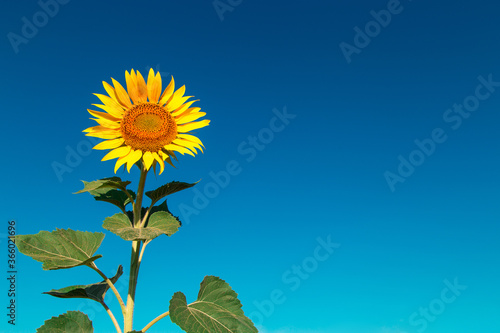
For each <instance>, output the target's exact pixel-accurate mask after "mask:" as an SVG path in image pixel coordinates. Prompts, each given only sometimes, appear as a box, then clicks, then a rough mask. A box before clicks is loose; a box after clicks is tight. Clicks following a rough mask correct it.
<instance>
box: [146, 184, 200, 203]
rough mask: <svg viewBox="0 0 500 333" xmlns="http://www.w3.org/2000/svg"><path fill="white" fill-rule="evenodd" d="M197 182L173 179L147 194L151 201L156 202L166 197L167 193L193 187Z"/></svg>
mask: <svg viewBox="0 0 500 333" xmlns="http://www.w3.org/2000/svg"><path fill="white" fill-rule="evenodd" d="M196 184H198V182H196V183H191V184H190V183H184V182H178V181H173V182H170V183H168V184H165V185H163V186H160V187H158V188H157V189H156V190H153V191H148V192H146V195H147V196H148V197H149V198H150V199H151V201H152V202H153V204H154V203H155V202H157V201H159V200H161V199H162V198H164V197H166V196H167V195H170V194H172V193H175V192H179V191H182V190H185V189H187V188H190V187H193V186H194V185H196Z"/></svg>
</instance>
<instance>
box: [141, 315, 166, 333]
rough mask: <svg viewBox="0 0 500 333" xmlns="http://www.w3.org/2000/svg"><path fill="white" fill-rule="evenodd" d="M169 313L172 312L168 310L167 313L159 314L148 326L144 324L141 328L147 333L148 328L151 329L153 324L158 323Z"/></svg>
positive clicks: (143, 332)
mask: <svg viewBox="0 0 500 333" xmlns="http://www.w3.org/2000/svg"><path fill="white" fill-rule="evenodd" d="M169 314H170V312H169V311H167V312H165V313H162V314H161V315H159V316H158V317H156V318H155V319H153V320H151V322H150V323H149V324H147V325H146V326H144V328H143V329H142V330H141V332H142V333H145V332H146V331H147V330H149V329H150V328H151V326H153V325H154V324H156V323H157V322H159V321H160V320H161V319H163V318H165V317H167V316H168V315H169Z"/></svg>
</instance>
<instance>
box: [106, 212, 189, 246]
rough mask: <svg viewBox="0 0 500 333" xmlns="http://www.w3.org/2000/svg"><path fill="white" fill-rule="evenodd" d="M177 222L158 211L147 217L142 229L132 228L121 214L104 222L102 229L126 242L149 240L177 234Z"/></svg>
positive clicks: (127, 218)
mask: <svg viewBox="0 0 500 333" xmlns="http://www.w3.org/2000/svg"><path fill="white" fill-rule="evenodd" d="M179 226H180V224H179V221H178V220H177V219H176V218H175V217H174V216H173V215H172V214H170V213H168V212H165V211H158V212H155V213H153V214H151V215H150V216H149V219H148V220H147V225H146V226H145V227H143V228H134V227H133V226H132V224H131V223H130V219H129V217H128V216H127V215H125V214H123V213H118V214H115V215H113V216H111V217H108V218H106V219H105V220H104V223H103V225H102V227H103V228H104V229H106V230H109V231H111V232H112V233H114V234H115V235H118V236H119V237H121V238H123V239H124V240H126V241H135V240H143V241H145V240H151V239H154V238H156V237H158V236H160V235H163V234H165V235H167V236H171V235H173V234H174V233H176V232H177V230H178V228H179Z"/></svg>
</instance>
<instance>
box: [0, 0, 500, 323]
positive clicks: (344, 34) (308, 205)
mask: <svg viewBox="0 0 500 333" xmlns="http://www.w3.org/2000/svg"><path fill="white" fill-rule="evenodd" d="M44 3H45V2H44V0H42V1H41V2H37V1H25V0H23V1H8V2H6V3H4V4H3V9H2V13H1V14H0V16H1V19H0V34H1V36H2V42H1V43H0V52H1V53H0V54H1V59H2V62H1V64H0V75H1V77H2V80H1V83H0V84H1V89H0V91H1V93H0V94H1V98H2V104H1V105H2V106H1V109H2V113H1V114H2V122H1V124H2V131H1V132H0V133H1V134H0V135H1V142H2V163H1V164H0V172H1V174H2V175H3V178H2V191H1V194H0V196H1V197H0V198H1V203H2V204H1V207H2V213H1V226H0V234H1V235H2V238H1V251H3V258H4V260H3V263H2V265H1V266H2V270H3V272H4V273H3V276H4V278H2V280H3V281H4V282H3V283H2V286H3V287H2V288H3V290H2V291H1V293H2V295H4V296H3V297H2V298H1V299H2V300H3V301H2V302H3V303H2V308H3V309H4V310H3V313H6V307H7V305H8V302H9V298H8V297H7V290H8V283H7V280H6V278H7V275H8V274H7V273H6V272H7V270H8V267H7V249H6V247H7V241H6V238H5V236H6V233H7V222H8V221H9V220H15V221H16V226H17V232H18V233H19V234H34V233H37V232H38V231H39V230H49V231H52V230H54V229H55V228H72V229H76V230H85V231H94V232H97V231H103V229H102V227H101V225H102V221H103V220H104V218H106V217H107V216H111V215H113V214H115V213H117V209H115V208H114V206H111V205H108V204H106V203H100V202H95V201H94V199H93V198H92V197H91V196H90V195H88V194H78V195H76V194H72V193H73V192H76V191H78V190H80V189H81V188H82V183H81V182H80V181H81V180H87V181H90V180H95V179H99V178H104V177H109V176H112V175H113V166H114V161H107V162H101V161H100V160H101V158H102V157H103V156H104V154H105V152H103V151H95V150H94V151H89V147H90V146H91V145H92V143H91V141H89V139H88V138H87V137H85V136H84V135H83V133H82V130H84V129H85V128H87V127H90V126H94V122H93V121H91V120H89V114H88V113H87V111H86V109H87V108H91V104H92V103H98V99H97V97H95V96H93V95H92V93H104V89H103V87H102V83H101V81H103V80H104V81H108V82H109V81H110V80H111V79H110V78H111V77H113V78H115V79H116V80H118V81H120V82H121V83H124V82H125V77H124V73H125V70H130V69H132V68H134V69H136V70H139V71H141V72H142V73H143V74H144V73H145V72H147V70H148V69H149V68H151V67H152V68H154V69H155V70H159V71H160V72H161V73H162V76H163V78H164V81H167V80H169V78H170V76H171V75H173V76H174V78H175V80H176V83H177V84H178V85H179V86H180V85H183V84H185V85H186V88H187V94H188V95H193V96H195V97H196V98H197V99H200V101H199V102H197V103H196V105H197V106H199V107H201V108H202V110H203V111H205V112H207V116H206V118H208V119H211V121H212V122H211V124H210V126H208V127H206V128H203V129H201V130H198V131H197V132H196V135H197V136H198V137H200V138H201V140H202V141H203V143H204V144H205V147H206V150H205V152H204V154H200V155H198V156H196V157H195V158H193V157H191V156H181V157H180V159H179V162H178V163H176V166H177V168H176V169H174V168H171V167H170V168H169V169H167V171H166V172H165V173H164V174H162V175H161V176H157V177H154V176H152V175H150V176H149V178H148V181H147V184H146V187H147V189H148V190H151V189H154V188H156V187H158V186H160V185H162V184H164V183H166V182H169V181H172V180H178V181H186V182H194V181H197V180H199V179H201V182H200V183H199V184H198V185H196V187H194V188H193V189H189V190H186V191H184V192H181V193H177V194H175V195H173V196H171V197H170V198H169V200H168V204H169V207H170V209H171V211H172V212H173V213H174V214H175V215H179V216H180V218H181V220H182V221H183V223H184V225H183V227H182V228H181V229H180V231H179V232H178V233H177V234H175V235H174V236H172V237H170V238H168V237H165V236H162V237H159V238H157V239H155V240H154V241H153V242H152V243H151V244H150V245H148V247H147V248H146V253H145V257H144V261H143V265H142V266H141V272H140V276H139V285H138V290H137V308H136V313H135V327H134V328H136V329H141V328H142V327H144V326H145V325H146V324H147V323H148V322H149V321H150V320H151V319H152V318H154V317H156V316H157V315H159V314H161V313H163V312H164V311H166V310H167V309H168V304H169V300H170V298H171V296H172V295H173V293H174V292H176V291H183V292H184V293H185V294H186V295H187V298H188V302H189V301H194V300H195V298H196V295H197V292H198V288H199V283H200V282H201V281H202V279H203V277H204V276H205V275H216V276H220V277H221V278H223V279H224V280H226V281H227V282H228V283H229V284H230V285H231V286H232V287H233V288H234V290H236V291H237V292H238V294H239V298H240V300H241V301H242V303H243V309H244V311H245V313H246V314H247V315H249V316H250V317H251V318H252V320H254V322H255V323H256V324H257V326H258V328H259V331H260V332H264V333H330V332H331V333H398V332H399V333H403V332H406V333H421V332H428V333H433V332H440V333H441V332H454V333H470V332H498V331H500V284H499V281H500V269H499V264H500V255H499V254H500V242H499V237H500V228H499V219H500V205H499V200H500V192H499V188H500V187H499V185H500V159H499V158H498V156H499V153H500V131H499V130H498V128H499V121H500V61H499V59H500V47H499V45H500V25H499V21H498V16H499V13H500V5H499V4H497V3H496V2H494V1H490V0H476V1H466V0H458V1H457V0H454V1H451V0H450V1H448V0H445V1H438V2H436V1H430V0H414V1H410V0H401V2H397V1H389V2H388V1H386V0H383V1H379V0H377V1H319V0H311V1H307V2H306V1H263V0H253V1H249V0H243V1H239V0H232V1H229V0H220V1H218V2H216V4H217V6H218V7H217V8H218V9H216V8H215V7H214V3H213V2H212V1H211V0H210V1H194V0H187V1H168V2H167V1H106V2H104V1H94V0H89V1H77V0H72V1H67V0H66V2H64V1H62V0H60V2H58V8H57V10H56V8H55V7H54V6H52V7H46V6H45V7H46V9H45V10H48V11H49V12H50V13H49V14H50V15H48V14H43V11H44V9H43V7H44ZM47 3H50V1H47ZM52 3H53V2H52ZM63 3H64V4H63ZM40 13H42V14H40ZM388 14H389V15H390V16H389V15H388ZM376 18H377V19H378V21H377V20H376ZM26 22H28V23H26ZM34 22H35V23H36V24H37V25H38V27H36V26H34V27H35V28H36V30H33V29H31V30H30V29H29V27H28V26H29V25H30V24H34ZM25 26H26V27H25ZM278 115H279V116H278ZM228 164H229V167H230V169H231V170H230V171H232V174H231V175H229V177H223V174H224V172H226V170H227V167H228ZM54 166H59V167H61V166H65V168H63V170H64V172H62V171H61V169H54ZM117 175H118V176H120V177H122V178H123V179H128V180H132V181H133V184H132V188H135V187H136V186H137V179H138V173H137V172H136V171H134V172H132V173H131V174H128V173H126V172H123V171H120V172H118V174H117ZM214 177H215V178H217V177H219V178H218V179H219V181H218V182H216V181H215V180H214ZM195 189H196V190H195ZM105 234H106V237H105V239H104V241H103V244H102V246H101V248H100V249H99V250H98V251H97V253H98V254H102V255H103V258H101V259H99V260H97V262H96V263H97V265H98V266H99V267H100V268H101V269H102V270H103V271H104V272H105V273H107V274H108V275H113V274H114V272H115V271H116V269H117V267H118V265H119V264H123V265H124V266H125V275H124V277H123V278H122V280H121V281H122V282H123V283H125V280H126V276H128V263H129V260H130V259H129V258H130V243H128V242H125V241H123V240H121V239H120V238H118V237H117V236H115V235H114V234H112V233H110V232H108V231H105ZM328 243H329V245H328ZM321 244H323V246H322V245H321ZM324 244H327V245H324ZM16 265H17V267H16V268H17V271H18V273H17V280H16V283H17V286H16V289H17V290H16V291H17V294H16V296H17V298H16V305H17V308H16V311H17V317H16V326H15V327H12V326H11V325H8V324H7V319H8V318H7V317H6V315H5V314H3V315H2V318H3V319H2V320H1V323H0V325H1V326H0V331H2V332H34V331H35V329H36V328H37V327H39V326H41V325H42V324H43V322H44V320H46V319H49V318H50V317H52V316H58V315H59V314H61V313H64V312H66V311H67V310H80V311H83V312H85V313H87V314H88V315H89V317H91V319H92V320H93V321H94V327H95V331H96V332H113V326H112V324H111V322H110V320H109V318H108V316H107V314H106V313H105V312H104V311H103V310H102V309H101V308H100V306H99V304H97V303H95V302H92V301H86V300H81V299H71V300H64V299H58V298H53V297H51V296H48V295H42V294H41V293H42V292H44V291H48V290H50V289H57V288H62V287H65V286H68V285H73V284H90V283H94V282H98V281H100V277H99V276H98V275H97V274H96V273H95V272H94V271H92V270H90V269H88V268H86V267H78V268H73V269H70V270H59V271H42V269H41V263H39V262H36V261H34V260H32V259H31V258H28V257H25V256H23V255H21V254H18V256H17V262H16ZM118 285H119V289H120V288H121V289H120V290H122V292H123V294H125V289H126V288H125V286H124V284H122V285H121V287H120V283H118ZM106 300H107V301H108V303H109V305H110V307H111V308H112V309H113V310H114V312H115V314H116V316H117V318H118V320H119V321H120V322H122V317H121V314H120V313H119V308H118V306H117V305H118V304H117V302H116V301H115V300H114V297H113V296H112V295H111V293H109V295H108V296H107V297H106ZM148 332H151V333H153V332H171V333H174V332H181V330H180V329H179V328H178V327H177V326H176V325H174V324H173V323H171V322H170V319H169V318H166V319H163V320H162V321H160V322H159V323H158V324H157V325H155V326H154V327H153V328H152V329H151V330H149V331H148Z"/></svg>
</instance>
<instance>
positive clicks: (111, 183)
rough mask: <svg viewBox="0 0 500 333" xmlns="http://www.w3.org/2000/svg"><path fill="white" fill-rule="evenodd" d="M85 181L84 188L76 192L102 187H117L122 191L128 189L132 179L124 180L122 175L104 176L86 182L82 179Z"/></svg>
mask: <svg viewBox="0 0 500 333" xmlns="http://www.w3.org/2000/svg"><path fill="white" fill-rule="evenodd" d="M82 182H83V185H84V186H83V190H80V191H78V192H75V194H78V193H83V192H90V191H94V190H97V189H102V188H117V189H120V190H122V191H126V187H127V185H128V184H130V183H131V182H130V181H125V182H124V181H122V180H121V178H120V177H109V178H103V179H98V180H94V181H91V182H86V181H84V180H82Z"/></svg>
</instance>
